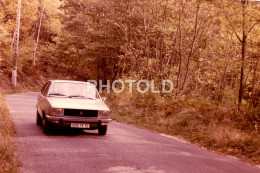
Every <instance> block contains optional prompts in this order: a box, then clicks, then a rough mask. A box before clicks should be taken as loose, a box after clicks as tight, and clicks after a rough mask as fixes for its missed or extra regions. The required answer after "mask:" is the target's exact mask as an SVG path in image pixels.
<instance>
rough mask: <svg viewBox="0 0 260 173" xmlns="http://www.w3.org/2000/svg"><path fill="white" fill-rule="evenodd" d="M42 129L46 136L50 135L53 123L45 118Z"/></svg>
mask: <svg viewBox="0 0 260 173" xmlns="http://www.w3.org/2000/svg"><path fill="white" fill-rule="evenodd" d="M42 128H43V132H44V133H45V134H49V133H50V132H51V123H50V122H49V121H48V120H47V119H46V118H45V117H43V120H42Z"/></svg>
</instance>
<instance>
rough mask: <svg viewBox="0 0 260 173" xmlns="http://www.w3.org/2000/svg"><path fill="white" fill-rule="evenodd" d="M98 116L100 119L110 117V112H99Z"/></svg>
mask: <svg viewBox="0 0 260 173" xmlns="http://www.w3.org/2000/svg"><path fill="white" fill-rule="evenodd" d="M98 116H99V117H109V116H110V111H98Z"/></svg>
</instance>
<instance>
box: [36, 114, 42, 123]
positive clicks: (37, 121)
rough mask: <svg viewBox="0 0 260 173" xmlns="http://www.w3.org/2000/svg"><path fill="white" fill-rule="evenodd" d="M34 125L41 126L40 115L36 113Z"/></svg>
mask: <svg viewBox="0 0 260 173" xmlns="http://www.w3.org/2000/svg"><path fill="white" fill-rule="evenodd" d="M36 124H37V125H38V126H40V125H42V118H41V116H40V114H39V113H38V111H37V112H36Z"/></svg>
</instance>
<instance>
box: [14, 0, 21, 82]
mask: <svg viewBox="0 0 260 173" xmlns="http://www.w3.org/2000/svg"><path fill="white" fill-rule="evenodd" d="M20 17H21V0H18V6H17V18H16V28H15V32H14V57H13V70H12V84H13V86H14V87H16V83H17V61H18V53H19V34H20Z"/></svg>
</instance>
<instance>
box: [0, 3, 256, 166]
mask: <svg viewBox="0 0 260 173" xmlns="http://www.w3.org/2000/svg"><path fill="white" fill-rule="evenodd" d="M16 17H17V0H0V77H1V81H0V88H1V89H2V90H7V89H10V88H13V86H12V84H11V77H12V69H13V66H14V46H15V38H14V33H15V28H16ZM18 55H19V56H18V63H17V64H18V68H17V69H18V76H17V88H18V89H25V88H27V89H28V90H33V89H34V90H37V89H39V87H40V86H42V84H43V83H44V82H46V80H48V79H73V80H83V81H86V80H103V81H107V80H111V81H114V80H118V79H121V80H129V79H131V80H141V79H145V80H154V81H156V82H155V83H157V84H158V86H156V88H157V89H158V88H159V89H160V87H161V86H160V85H159V84H160V83H161V82H160V81H162V80H171V81H173V84H174V90H173V92H171V93H168V94H153V93H146V94H142V93H138V92H133V93H131V94H130V93H128V92H124V93H120V94H116V93H111V94H109V95H107V97H108V104H109V105H110V107H111V108H112V111H113V115H112V116H114V117H113V119H115V120H118V121H123V122H127V123H130V124H136V125H137V126H140V127H144V128H148V129H151V130H153V131H157V132H164V133H167V134H171V135H177V136H180V137H183V138H184V139H186V140H188V141H191V142H192V143H195V144H197V145H199V146H204V147H206V148H209V149H212V150H215V151H217V152H221V153H225V154H229V155H234V156H237V157H239V158H242V159H243V160H245V161H249V162H250V163H255V164H260V158H259V156H260V130H259V128H260V68H259V66H260V2H257V1H247V0H22V1H21V20H20V37H19V54H18ZM117 87H118V88H120V86H117Z"/></svg>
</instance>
